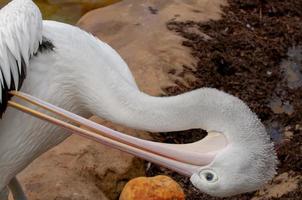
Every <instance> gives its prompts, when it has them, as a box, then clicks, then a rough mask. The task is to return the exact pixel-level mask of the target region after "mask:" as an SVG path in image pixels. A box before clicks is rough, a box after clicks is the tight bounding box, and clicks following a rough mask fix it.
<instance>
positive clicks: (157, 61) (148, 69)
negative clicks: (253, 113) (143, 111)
mask: <svg viewBox="0 0 302 200" xmlns="http://www.w3.org/2000/svg"><path fill="white" fill-rule="evenodd" d="M225 3H226V1H225V0H169V1H162V0H145V1H141V0H123V1H121V2H119V3H116V4H114V5H111V6H108V7H105V8H100V9H97V10H94V11H91V12H89V13H88V14H86V15H85V16H84V17H82V18H81V19H80V21H79V22H78V25H79V26H80V27H82V28H83V29H85V30H87V31H90V32H92V33H93V34H94V35H96V36H97V37H99V38H101V40H103V41H105V42H107V43H109V44H110V45H111V46H112V47H113V48H114V49H116V50H117V51H118V52H119V53H120V55H121V56H122V57H123V58H124V59H125V60H126V62H127V63H128V65H129V67H130V69H131V71H132V72H133V74H134V77H135V79H136V81H137V83H138V86H139V88H140V89H142V90H143V91H144V92H147V93H149V94H152V95H158V94H160V93H161V92H162V91H161V88H162V87H165V86H170V85H173V84H174V81H175V80H178V81H181V82H183V83H184V84H185V83H186V82H187V81H192V80H191V79H193V80H194V76H190V74H189V75H187V77H188V78H187V79H188V80H183V79H180V80H179V78H178V77H177V75H178V74H180V73H181V72H183V65H187V66H192V64H193V65H195V64H196V61H195V60H194V59H193V58H192V56H191V55H190V51H189V49H188V48H186V47H184V46H182V45H181V43H182V41H183V39H182V38H181V37H180V36H178V35H176V34H175V33H173V32H171V31H168V29H167V27H166V23H167V22H168V21H170V20H199V21H207V20H210V19H218V18H219V17H220V12H221V11H220V6H221V5H223V4H225ZM201 34H203V33H201ZM205 37H206V36H205ZM171 71H175V73H174V75H172V74H171V73H169V72H171ZM175 75H176V76H175Z"/></svg>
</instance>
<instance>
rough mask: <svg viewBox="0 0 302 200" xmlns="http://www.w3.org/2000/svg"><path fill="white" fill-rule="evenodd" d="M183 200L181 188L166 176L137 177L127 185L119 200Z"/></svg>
mask: <svg viewBox="0 0 302 200" xmlns="http://www.w3.org/2000/svg"><path fill="white" fill-rule="evenodd" d="M142 199H144V200H154V199H156V200H171V199H173V200H184V199H185V195H184V192H183V190H182V189H181V187H180V186H179V185H178V183H176V182H175V181H174V180H173V179H171V178H170V177H167V176H156V177H151V178H147V177H139V178H135V179H133V180H131V181H129V182H128V183H127V185H126V186H125V188H124V190H123V192H122V194H121V196H120V200H142Z"/></svg>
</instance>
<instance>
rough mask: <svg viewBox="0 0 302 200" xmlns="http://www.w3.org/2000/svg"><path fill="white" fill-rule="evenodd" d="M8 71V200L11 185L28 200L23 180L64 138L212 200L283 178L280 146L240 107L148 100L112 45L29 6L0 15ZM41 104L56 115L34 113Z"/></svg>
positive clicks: (3, 155) (1, 181)
mask: <svg viewBox="0 0 302 200" xmlns="http://www.w3.org/2000/svg"><path fill="white" fill-rule="evenodd" d="M0 69H1V70H0V84H1V87H0V89H1V95H0V100H1V112H4V111H5V110H6V111H5V113H3V116H2V120H0V130H1V131H0V191H2V192H1V193H0V199H1V200H2V199H6V198H7V185H8V186H9V188H10V189H11V190H12V192H13V194H14V197H15V199H26V197H25V195H24V194H23V192H22V188H21V186H20V185H19V183H18V181H17V179H16V178H15V176H16V175H17V174H18V173H19V172H20V171H22V170H23V169H24V168H25V167H26V166H27V165H28V164H29V163H31V162H32V161H33V160H34V159H35V158H37V157H38V156H39V155H41V154H42V153H44V152H45V151H47V150H48V149H50V148H52V147H54V146H55V145H57V144H59V143H60V142H62V141H63V140H64V139H65V138H67V137H68V136H69V134H68V131H66V129H67V130H70V131H71V132H72V133H77V134H80V135H82V136H85V137H88V138H90V139H94V140H96V141H99V142H101V143H104V144H107V145H109V146H112V147H114V148H118V149H120V150H123V151H125V152H128V153H132V154H134V155H136V156H139V157H141V158H144V159H146V160H149V161H151V162H155V163H157V164H160V165H163V166H165V167H168V168H170V169H173V170H175V171H177V172H179V173H182V174H184V175H187V176H190V177H191V179H190V180H191V182H192V183H193V185H194V186H195V187H197V188H198V189H200V190H201V191H203V192H206V193H208V194H210V195H214V196H230V195H234V194H238V193H243V192H249V191H253V190H256V189H258V188H259V187H260V186H262V185H263V184H264V183H265V182H266V181H268V180H270V179H271V178H272V177H273V175H274V174H275V168H276V163H277V159H276V156H275V153H274V149H273V144H272V143H271V142H270V140H269V137H268V136H267V134H266V131H265V128H264V126H263V125H262V123H261V122H260V121H259V119H258V118H257V116H256V115H255V114H254V113H253V112H251V110H250V109H249V108H248V106H246V105H245V104H244V103H243V102H242V101H241V100H239V99H238V98H236V97H234V96H231V95H228V94H226V93H224V92H221V91H218V90H216V89H210V88H202V89H198V90H195V91H192V92H188V93H185V94H182V95H178V96H174V97H153V96H149V95H147V94H145V93H143V92H141V91H140V90H139V89H138V88H137V85H136V83H135V81H134V79H133V76H132V74H131V72H130V71H129V69H128V66H127V64H126V63H125V62H124V61H123V59H122V58H121V57H120V56H119V55H118V54H117V53H116V52H115V51H114V50H113V49H112V48H111V47H110V46H108V45H107V44H106V43H104V42H101V41H100V40H98V39H97V38H95V37H93V36H92V35H91V34H89V33H87V32H85V31H83V30H81V29H79V28H77V27H74V26H71V25H68V24H63V23H59V22H54V21H42V17H41V13H40V11H39V9H38V8H37V7H36V5H35V4H34V3H33V2H32V1H31V0H13V1H11V2H10V3H9V4H8V5H7V6H5V7H4V8H3V9H2V10H1V11H0ZM25 78H26V79H25ZM21 86H22V87H21ZM19 89H21V92H22V93H21V92H20V91H16V90H19ZM27 94H30V95H27ZM12 96H15V97H12ZM11 97H12V98H11ZM38 98H39V99H38ZM10 99H11V100H10ZM40 99H43V100H45V101H47V102H49V103H51V104H49V103H46V102H43V101H42V100H40ZM23 101H27V103H25V104H24V103H23V105H25V107H22V106H20V103H22V102H23ZM33 104H35V105H39V107H40V108H38V109H39V111H41V110H42V108H43V109H47V110H48V112H47V114H48V115H43V114H41V113H38V112H35V111H33V110H31V109H32V108H36V107H34V106H33ZM7 105H9V106H8V107H7ZM53 105H56V106H58V107H56V106H53ZM59 107H60V108H59ZM16 108H17V109H16ZM63 109H64V110H63ZM19 110H22V111H23V112H20V111H19ZM65 110H68V111H70V112H67V111H65ZM26 112H27V113H30V114H31V115H34V116H36V117H39V118H41V119H44V120H46V121H43V120H40V119H37V118H36V117H31V116H29V115H28V114H27V113H26ZM50 113H55V114H59V115H60V117H63V118H67V119H69V121H72V122H73V123H76V124H81V125H84V126H87V127H90V128H92V129H93V132H92V131H86V130H83V129H81V128H78V127H77V126H74V125H72V124H70V123H67V122H64V121H61V120H56V119H55V118H52V117H50V116H49V114H50ZM90 115H97V116H100V117H103V118H106V119H108V120H111V121H113V122H116V123H119V124H123V125H125V126H128V127H132V128H136V129H141V130H147V131H151V132H163V131H178V130H186V129H192V128H202V129H204V130H207V131H208V136H207V137H206V138H205V139H203V140H201V141H198V142H196V143H192V144H186V145H172V144H161V143H156V142H149V141H145V140H141V139H137V138H134V137H131V136H128V135H125V134H122V133H119V132H115V131H113V130H110V129H108V128H106V127H102V126H100V125H97V124H95V123H93V122H91V121H89V120H86V119H85V118H82V117H88V116H90ZM80 116H82V117H80ZM47 121H49V122H52V123H53V124H51V123H48V122H47ZM54 124H56V125H59V126H61V127H63V128H64V129H62V128H60V127H58V126H55V125H54ZM100 131H102V132H103V133H102V135H100V134H99V133H100ZM95 132H98V134H97V133H95Z"/></svg>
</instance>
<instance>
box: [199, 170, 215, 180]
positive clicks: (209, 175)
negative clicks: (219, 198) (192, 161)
mask: <svg viewBox="0 0 302 200" xmlns="http://www.w3.org/2000/svg"><path fill="white" fill-rule="evenodd" d="M199 176H200V177H201V178H202V179H204V180H205V181H207V182H211V183H213V182H216V181H217V180H218V177H217V175H216V173H215V172H213V171H212V170H204V171H201V172H200V174H199Z"/></svg>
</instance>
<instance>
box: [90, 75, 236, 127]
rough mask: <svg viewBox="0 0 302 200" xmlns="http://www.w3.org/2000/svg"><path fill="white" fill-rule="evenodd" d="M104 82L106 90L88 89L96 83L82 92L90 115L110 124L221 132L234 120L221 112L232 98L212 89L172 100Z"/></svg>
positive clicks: (125, 84) (124, 84) (126, 85)
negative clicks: (84, 92) (85, 93)
mask: <svg viewBox="0 0 302 200" xmlns="http://www.w3.org/2000/svg"><path fill="white" fill-rule="evenodd" d="M107 80H108V79H107ZM107 80H105V82H103V84H105V83H106V84H108V85H107V86H108V87H107V88H102V89H101V88H99V89H96V88H91V85H99V84H97V83H95V84H91V85H90V87H86V89H85V90H86V92H87V91H90V92H88V94H87V97H89V98H87V99H86V101H87V102H86V103H85V104H86V105H87V106H88V109H89V110H90V111H91V112H92V113H93V114H94V115H97V116H100V117H104V118H106V119H108V120H110V121H113V122H116V123H119V124H122V125H125V126H128V127H131V128H135V129H141V130H147V131H151V132H167V131H180V130H188V129H193V128H202V129H204V130H207V131H218V132H223V131H225V130H229V129H230V128H231V127H230V126H229V125H230V124H233V123H234V121H232V120H234V118H232V119H230V118H229V117H226V115H224V114H223V112H224V111H225V110H226V109H227V107H229V106H230V105H229V103H230V102H231V101H233V100H234V99H235V98H234V97H232V96H231V95H228V94H226V93H224V92H220V91H218V90H216V89H209V88H203V89H198V90H195V91H192V92H188V93H185V94H181V95H177V96H173V97H153V96H150V95H147V94H145V93H143V92H141V91H139V90H138V89H137V88H135V87H133V86H131V85H130V84H127V82H125V81H123V80H122V79H121V78H119V79H115V78H114V77H111V79H110V80H119V81H117V82H113V81H111V82H107ZM108 81H109V80H108ZM110 86H111V87H110ZM96 91H102V92H96ZM89 93H90V94H89ZM88 95H89V96H88ZM92 95H93V96H94V97H93V98H91V96H92ZM236 100H237V99H236ZM238 101H239V100H238ZM231 113H233V114H234V112H231ZM226 114H227V113H226ZM227 115H229V114H227ZM237 115H238V113H237ZM234 117H236V116H234ZM232 122H233V123H232Z"/></svg>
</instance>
